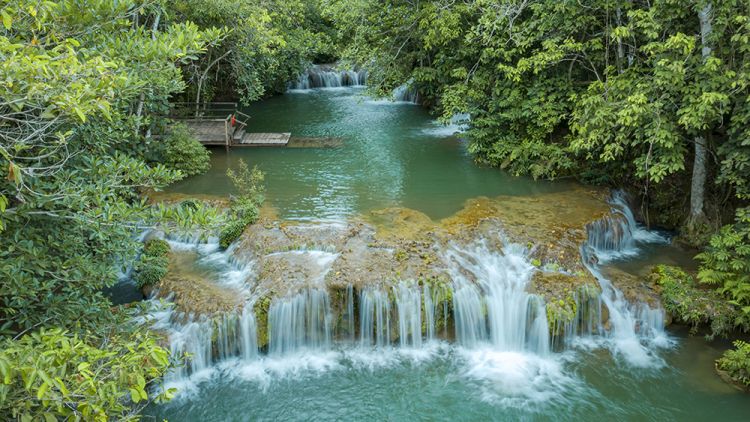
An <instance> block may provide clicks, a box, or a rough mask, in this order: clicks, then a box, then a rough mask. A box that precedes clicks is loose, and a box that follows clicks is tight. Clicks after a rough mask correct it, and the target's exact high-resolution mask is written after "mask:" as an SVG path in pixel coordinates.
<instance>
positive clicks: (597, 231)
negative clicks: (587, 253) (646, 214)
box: [586, 191, 666, 263]
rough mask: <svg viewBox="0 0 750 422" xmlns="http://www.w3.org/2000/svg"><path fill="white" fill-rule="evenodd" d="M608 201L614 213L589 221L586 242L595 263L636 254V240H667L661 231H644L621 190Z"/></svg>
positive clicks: (655, 241)
mask: <svg viewBox="0 0 750 422" xmlns="http://www.w3.org/2000/svg"><path fill="white" fill-rule="evenodd" d="M610 202H611V203H612V205H613V208H612V211H613V215H612V216H609V217H605V218H602V219H599V220H597V221H594V222H592V223H590V224H589V226H588V230H587V232H588V239H587V241H586V245H587V246H588V247H589V248H591V249H593V250H594V251H596V258H597V261H598V262H600V263H605V262H609V261H611V260H614V259H618V258H623V257H628V256H634V255H637V254H638V252H639V250H638V243H662V242H665V241H666V239H665V238H664V237H663V236H661V235H660V234H658V233H656V232H653V231H649V230H646V229H645V228H643V227H642V226H641V225H639V224H638V223H637V222H636V221H635V216H634V215H633V211H632V210H631V209H630V207H629V206H628V203H627V200H626V198H625V194H624V193H622V192H620V191H617V192H615V193H614V194H613V196H612V199H611V201H610Z"/></svg>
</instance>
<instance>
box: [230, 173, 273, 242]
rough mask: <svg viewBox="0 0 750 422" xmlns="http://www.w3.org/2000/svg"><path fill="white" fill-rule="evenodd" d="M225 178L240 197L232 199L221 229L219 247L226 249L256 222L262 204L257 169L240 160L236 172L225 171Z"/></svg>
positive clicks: (260, 178) (261, 180) (261, 187)
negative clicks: (227, 219) (227, 220)
mask: <svg viewBox="0 0 750 422" xmlns="http://www.w3.org/2000/svg"><path fill="white" fill-rule="evenodd" d="M227 176H228V177H229V178H230V179H231V180H232V184H234V187H235V188H236V189H237V191H239V193H240V195H239V196H237V197H233V198H232V202H231V205H230V207H229V214H230V219H229V222H228V223H227V224H226V225H225V226H224V227H223V228H222V229H221V233H220V234H219V246H221V247H222V248H225V249H226V248H228V247H229V245H231V244H232V242H234V241H235V240H237V239H238V238H239V237H240V236H241V235H242V232H243V231H245V227H247V226H248V225H250V224H253V223H255V222H256V221H257V220H258V215H259V211H258V207H260V205H261V204H262V203H263V199H264V198H263V190H264V187H263V179H264V177H263V173H262V172H261V171H260V170H258V168H257V167H253V169H252V170H250V168H249V167H248V166H247V163H245V161H243V160H240V163H239V169H238V171H236V172H235V171H234V170H232V169H228V170H227Z"/></svg>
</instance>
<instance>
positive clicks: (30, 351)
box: [0, 321, 173, 421]
mask: <svg viewBox="0 0 750 422" xmlns="http://www.w3.org/2000/svg"><path fill="white" fill-rule="evenodd" d="M123 324H124V321H123ZM0 346H2V347H0V419H2V420H20V421H31V420H35V421H39V420H46V421H49V420H108V419H112V420H137V419H138V415H137V412H138V410H139V408H140V407H143V406H145V405H146V404H147V403H149V402H150V401H153V400H156V401H157V402H158V401H162V400H164V399H169V398H170V397H171V395H172V394H173V391H164V390H160V389H156V390H155V389H153V388H151V387H152V386H153V384H154V383H155V382H156V380H158V379H159V378H160V377H161V376H163V375H164V374H165V373H166V371H167V370H168V368H169V367H170V362H169V352H168V351H167V350H165V349H163V348H162V347H159V346H158V345H157V342H156V340H155V338H154V337H152V335H151V334H150V332H149V331H148V330H145V331H141V332H134V333H114V334H113V333H110V335H108V336H107V337H106V338H105V339H101V338H100V337H96V336H92V335H88V334H83V335H80V334H71V333H69V332H67V331H64V330H62V329H51V330H44V329H43V330H41V331H38V332H35V333H32V334H27V335H25V336H23V337H21V338H20V339H19V340H6V341H4V342H3V343H1V344H0ZM149 391H152V392H149Z"/></svg>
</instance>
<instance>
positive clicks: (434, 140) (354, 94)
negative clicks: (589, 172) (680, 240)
mask: <svg viewBox="0 0 750 422" xmlns="http://www.w3.org/2000/svg"><path fill="white" fill-rule="evenodd" d="M362 93H363V91H362V90H361V89H351V88H347V89H337V90H336V89H334V90H310V91H304V92H296V93H290V94H287V95H283V96H278V97H274V98H271V99H268V100H265V101H263V102H260V103H257V104H254V105H253V106H252V107H250V108H249V110H248V112H249V113H250V114H251V115H252V116H253V120H252V122H251V125H250V128H249V130H250V131H256V132H265V131H269V132H271V131H273V132H292V133H293V135H295V136H305V137H333V138H341V139H342V140H341V146H339V147H335V148H299V149H296V148H235V149H232V150H231V151H230V152H229V153H228V154H227V153H226V152H225V151H224V150H223V149H215V150H213V155H212V159H211V160H212V168H211V170H210V171H209V172H208V173H207V174H205V175H201V176H197V177H193V178H190V179H187V180H185V181H183V182H181V183H180V184H177V185H175V186H174V187H172V188H171V190H172V191H174V192H181V193H187V194H216V195H225V194H228V193H231V192H232V187H231V184H230V183H229V180H228V179H227V177H226V176H225V172H226V169H227V168H228V167H234V166H236V163H237V162H238V160H239V159H240V158H243V159H245V160H246V161H248V162H249V163H250V164H257V165H258V166H259V167H260V168H261V169H262V170H263V171H264V172H265V174H266V181H267V188H268V192H267V197H268V200H269V202H270V203H271V205H273V206H274V207H276V208H277V209H278V212H279V215H280V217H282V218H287V219H313V220H329V219H341V218H346V217H349V216H352V215H355V214H359V213H365V212H367V211H370V210H373V209H380V208H384V207H390V206H403V207H409V208H414V209H417V210H420V211H422V212H424V213H426V214H427V215H429V216H430V217H432V218H435V219H437V218H442V217H446V216H449V215H451V214H453V213H455V212H456V211H458V210H460V209H461V208H462V206H463V203H464V201H465V200H467V199H469V198H473V197H476V196H480V195H484V196H497V195H534V194H537V193H544V192H552V191H565V190H567V189H571V188H572V187H573V185H572V184H570V183H561V182H556V183H550V182H535V181H532V180H530V179H525V178H515V177H511V176H508V175H507V174H505V173H503V172H501V171H499V170H497V169H492V168H485V167H482V166H478V165H476V164H475V163H473V161H472V158H471V156H470V155H469V154H467V152H466V145H465V144H464V142H463V141H462V140H460V137H456V136H453V133H454V131H455V129H456V128H455V127H454V128H445V127H442V126H439V125H437V124H436V123H435V122H434V120H433V119H432V117H431V116H430V115H429V114H428V113H427V112H426V111H425V110H424V109H422V108H419V107H417V106H415V105H412V104H406V103H392V102H389V101H373V100H370V99H367V98H366V97H364V96H363V95H361V94H362ZM690 253H692V252H689V251H688V252H684V251H679V250H678V249H676V248H673V247H669V246H664V245H655V246H653V247H648V248H646V249H644V250H643V251H641V255H640V256H638V257H630V258H628V259H625V260H622V261H620V262H617V263H615V265H616V266H618V267H620V268H621V269H623V270H626V271H628V272H632V273H635V274H642V273H643V271H644V269H645V268H647V266H648V265H652V264H654V263H659V262H667V263H687V262H689V261H688V260H686V254H690ZM209 271H210V268H209ZM670 335H671V337H672V340H673V344H674V345H673V347H671V348H667V349H664V350H660V351H658V359H655V360H654V365H652V366H646V367H641V368H633V367H632V366H629V365H628V364H627V359H623V358H622V356H617V354H616V353H613V352H612V351H611V350H612V349H613V348H611V347H608V346H607V344H606V342H607V339H606V338H592V339H587V338H582V339H580V341H578V342H577V345H576V346H575V347H574V348H572V349H571V350H568V351H565V352H563V353H549V354H535V353H526V352H512V351H510V352H509V351H502V350H498V349H497V348H493V347H489V345H488V347H482V346H481V345H480V346H479V347H476V348H472V349H470V350H468V349H465V348H462V347H460V346H457V345H448V344H446V343H443V342H432V343H430V344H427V345H426V346H424V347H422V348H420V349H411V348H390V347H387V348H383V349H371V348H362V347H357V346H356V345H352V344H348V343H346V342H344V343H336V344H334V346H333V348H332V349H331V350H317V351H305V350H302V351H299V352H295V353H292V354H288V355H282V356H267V355H263V356H260V357H258V358H256V359H254V360H251V361H247V360H245V361H241V360H240V359H230V360H228V361H225V362H221V363H219V364H218V365H216V366H213V367H211V368H210V369H209V370H207V371H205V372H204V373H199V374H194V375H193V376H191V377H190V379H187V380H185V382H184V383H183V384H182V385H181V387H182V388H183V390H182V392H181V394H180V396H179V397H178V398H177V399H176V400H175V401H174V402H172V403H170V404H167V405H163V406H152V407H149V408H148V409H147V412H146V418H147V419H146V420H149V418H152V419H153V420H162V419H164V418H167V419H169V420H174V421H246V420H284V421H287V420H288V421H296V420H299V421H303V420H304V421H308V420H342V421H350V420H392V421H412V420H455V421H478V420H498V421H506V420H507V421H511V420H577V421H601V420H633V421H636V420H637V421H641V420H654V421H667V420H679V421H702V420H721V421H743V420H748V417H750V416H749V415H750V396H748V395H746V394H743V393H741V392H738V391H737V390H735V389H734V388H732V387H731V386H729V385H727V384H725V383H723V382H722V381H721V380H720V379H719V378H718V376H716V374H715V373H714V371H713V361H714V360H715V359H716V358H717V357H718V356H720V354H721V353H722V351H723V350H725V349H726V348H728V347H729V344H728V342H724V341H717V342H713V343H707V342H706V341H705V340H704V339H703V338H701V337H688V336H687V334H686V333H685V332H684V330H681V329H673V330H671V331H670Z"/></svg>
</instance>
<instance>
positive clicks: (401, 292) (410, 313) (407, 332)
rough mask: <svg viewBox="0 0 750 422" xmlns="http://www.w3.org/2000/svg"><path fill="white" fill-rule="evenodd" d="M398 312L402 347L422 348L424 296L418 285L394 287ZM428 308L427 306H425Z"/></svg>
mask: <svg viewBox="0 0 750 422" xmlns="http://www.w3.org/2000/svg"><path fill="white" fill-rule="evenodd" d="M394 293H395V295H396V307H397V311H398V339H399V343H400V345H401V347H413V348H420V347H422V294H421V292H420V290H419V286H417V285H416V283H407V282H401V283H399V284H398V286H396V287H394ZM425 306H426V305H425Z"/></svg>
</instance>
